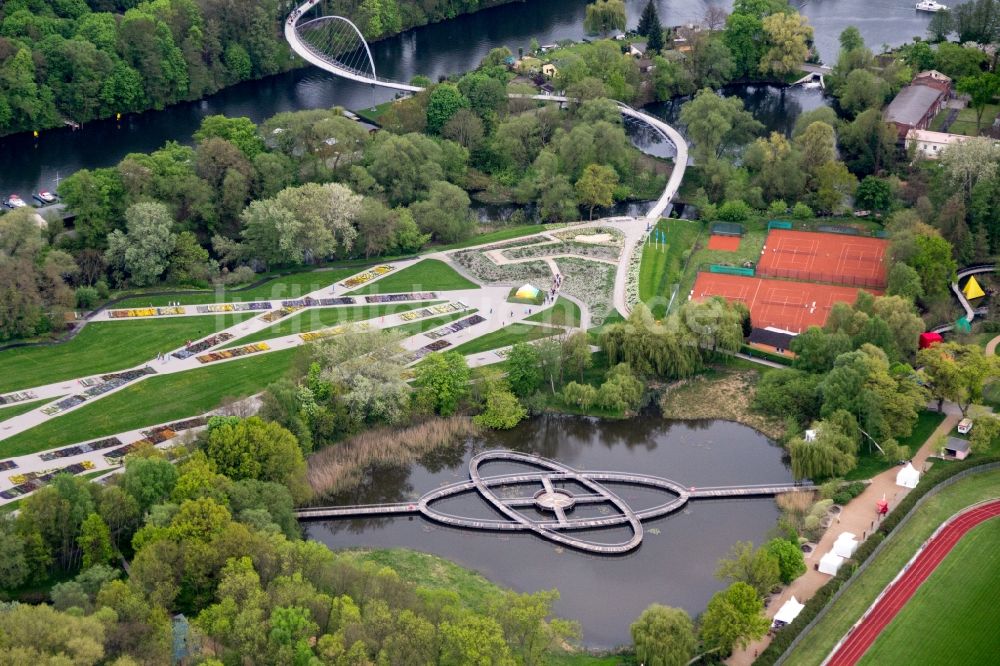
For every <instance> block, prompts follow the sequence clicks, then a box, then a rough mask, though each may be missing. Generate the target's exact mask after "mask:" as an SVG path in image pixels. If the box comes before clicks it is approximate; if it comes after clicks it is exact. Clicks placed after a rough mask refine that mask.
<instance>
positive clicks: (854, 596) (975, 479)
mask: <svg viewBox="0 0 1000 666" xmlns="http://www.w3.org/2000/svg"><path fill="white" fill-rule="evenodd" d="M998 488H1000V471H996V470H994V471H990V472H984V473H981V474H975V475H973V476H971V477H969V478H966V479H963V480H961V481H959V482H958V483H956V484H954V485H952V486H949V487H947V488H945V489H944V490H942V491H941V492H939V493H938V494H936V495H934V496H932V497H929V498H928V499H927V500H926V501H925V502H924V504H923V505H922V506H921V507H919V508H918V509H916V510H915V513H914V514H913V517H912V518H911V519H910V521H909V522H908V523H907V524H906V525H905V526H904V527H903V528H901V529H900V531H899V532H897V533H896V534H895V535H894V536H893V537H892V540H891V541H890V542H888V544H887V545H886V547H885V548H884V549H883V550H882V552H881V553H879V555H878V557H877V558H875V559H874V560H873V561H872V562H871V564H870V566H869V567H868V568H867V569H865V571H864V572H862V573H861V574H859V575H858V576H857V577H856V579H855V580H854V581H853V582H852V583H851V585H850V587H848V588H847V589H846V590H845V591H844V593H843V594H842V595H841V596H840V598H838V599H837V600H836V601H835V602H834V603H833V604H832V605H831V606H830V608H829V610H828V612H827V614H826V615H825V616H824V617H823V619H822V620H821V621H820V622H819V623H818V624H817V625H816V626H815V627H813V629H812V631H810V632H809V633H808V634H806V635H804V636H803V637H802V641H801V642H800V643H799V645H798V646H797V647H796V648H795V650H794V651H793V652H792V653H791V654H789V655H788V659H787V660H786V663H789V664H795V665H796V666H813V665H818V664H819V663H821V662H822V661H823V659H824V658H825V657H826V656H827V655H828V654H829V653H830V650H831V649H832V648H833V646H834V644H835V643H836V642H837V641H838V640H840V639H841V637H843V636H844V634H845V633H847V630H848V629H850V628H851V626H852V625H853V624H854V623H855V622H856V621H857V619H858V618H859V617H861V614H862V613H863V612H864V611H865V609H867V608H868V606H870V605H871V603H872V601H874V600H875V597H876V596H878V593H879V592H881V591H882V589H883V588H884V587H885V586H886V585H887V584H889V582H890V581H892V579H893V578H895V576H896V575H897V574H898V573H899V571H900V570H901V569H902V567H903V565H904V564H906V562H907V561H909V559H910V558H911V557H913V554H914V553H915V552H916V550H917V548H918V547H919V546H920V544H921V543H923V542H924V541H925V540H926V539H927V537H929V536H930V535H931V533H933V532H934V530H935V529H937V527H938V526H939V525H940V524H941V523H942V522H943V521H944V520H946V519H947V518H948V517H949V516H951V515H953V514H955V513H956V512H957V511H959V510H961V509H963V508H965V507H967V506H969V505H970V504H975V503H976V502H979V501H982V500H985V499H992V498H994V497H996V496H997V494H998V491H997V489H998ZM993 575H994V576H995V575H996V570H993ZM980 626H981V627H983V626H991V625H980ZM906 654H911V655H912V654H919V652H917V653H912V652H907V653H906ZM901 656H902V655H901ZM926 663H929V664H930V663H976V662H975V661H973V662H962V661H955V662H935V661H933V660H928V661H927V662H926Z"/></svg>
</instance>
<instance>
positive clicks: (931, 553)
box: [824, 500, 1000, 666]
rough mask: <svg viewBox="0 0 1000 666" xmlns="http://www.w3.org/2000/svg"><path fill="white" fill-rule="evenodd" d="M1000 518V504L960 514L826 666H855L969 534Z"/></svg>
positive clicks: (888, 591) (991, 503) (929, 544)
mask: <svg viewBox="0 0 1000 666" xmlns="http://www.w3.org/2000/svg"><path fill="white" fill-rule="evenodd" d="M997 516H1000V500H994V501H991V502H989V503H987V504H981V505H979V506H977V507H975V508H973V509H970V510H968V511H966V512H965V513H962V514H959V516H958V517H957V518H955V519H954V520H952V521H951V522H950V523H947V524H946V525H944V526H943V527H942V528H941V530H940V531H939V532H938V533H937V534H936V535H934V536H932V537H931V539H930V541H929V542H928V544H927V546H926V548H924V549H923V550H922V551H921V552H920V554H918V555H917V557H916V559H915V560H913V561H912V562H910V564H909V565H908V568H907V569H905V570H904V571H903V574H902V575H901V576H899V578H897V579H896V580H895V581H893V582H892V583H889V586H888V587H887V588H886V589H885V592H884V594H883V595H882V598H881V599H879V600H878V601H876V602H875V605H874V606H873V607H872V608H870V609H869V612H868V613H867V615H865V616H864V617H862V619H861V621H860V623H859V624H857V625H855V627H854V628H853V629H852V630H851V631H850V632H849V633H848V635H847V638H845V639H844V641H843V642H842V643H841V644H840V646H838V647H837V648H835V651H834V653H833V654H832V655H830V657H828V658H827V660H826V661H825V662H824V664H825V665H826V666H853V665H854V664H856V663H857V662H858V661H859V660H860V659H861V657H862V656H863V655H864V654H865V652H866V651H867V650H868V648H869V647H871V645H872V643H874V642H875V639H876V638H878V636H879V634H880V633H881V632H882V630H883V629H885V628H886V626H888V624H889V623H890V622H891V621H892V619H893V618H894V617H896V613H898V612H899V610H900V609H901V608H902V607H903V606H904V605H905V604H906V602H907V601H908V600H909V598H910V597H912V596H913V593H914V592H916V591H917V588H918V587H920V585H921V583H923V582H924V581H925V580H927V578H928V576H930V575H931V574H932V573H933V572H934V569H935V568H936V567H937V565H938V564H940V563H941V560H943V559H944V558H945V556H946V555H947V554H948V553H949V552H950V551H951V549H952V546H954V545H955V544H956V543H958V541H959V539H961V538H962V537H963V536H964V535H965V533H966V532H968V531H969V530H970V529H972V528H973V527H975V526H976V525H978V524H979V523H982V522H984V521H986V520H989V519H990V518H995V517H997Z"/></svg>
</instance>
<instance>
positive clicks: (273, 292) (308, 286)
mask: <svg viewBox="0 0 1000 666" xmlns="http://www.w3.org/2000/svg"><path fill="white" fill-rule="evenodd" d="M371 264H372V262H365V263H363V264H358V265H357V266H350V267H347V268H332V269H320V270H312V271H306V272H303V273H292V274H291V275H282V276H279V277H275V278H274V279H273V280H268V281H267V282H265V283H264V284H260V285H257V286H256V287H251V288H250V289H245V290H241V289H236V290H229V291H227V290H225V289H218V290H216V291H214V292H206V291H199V292H191V293H189V294H180V295H177V294H173V295H168V296H142V295H136V296H134V297H132V298H128V299H126V300H123V301H121V302H119V303H115V304H114V305H113V306H112V308H113V309H119V308H137V307H147V306H149V305H153V306H163V305H167V304H168V303H174V302H176V303H180V304H181V305H198V304H201V303H236V302H239V303H246V302H248V301H266V300H275V299H294V298H299V297H300V296H305V295H306V294H308V293H311V292H314V291H316V290H317V289H321V288H323V287H332V286H333V283H334V282H339V281H340V280H343V279H344V278H347V277H350V276H352V275H354V274H356V273H360V272H361V271H363V270H364V269H365V268H366V267H367V266H370V265H371Z"/></svg>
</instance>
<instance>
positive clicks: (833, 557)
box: [819, 550, 844, 576]
mask: <svg viewBox="0 0 1000 666" xmlns="http://www.w3.org/2000/svg"><path fill="white" fill-rule="evenodd" d="M843 563H844V558H843V557H841V556H840V555H837V553H835V552H833V551H832V550H831V551H830V552H829V553H827V554H826V555H824V556H823V558H822V559H821V560H820V561H819V572H820V573H825V574H827V575H828V576H836V575H837V569H839V568H840V565H841V564H843Z"/></svg>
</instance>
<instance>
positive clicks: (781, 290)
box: [691, 273, 881, 333]
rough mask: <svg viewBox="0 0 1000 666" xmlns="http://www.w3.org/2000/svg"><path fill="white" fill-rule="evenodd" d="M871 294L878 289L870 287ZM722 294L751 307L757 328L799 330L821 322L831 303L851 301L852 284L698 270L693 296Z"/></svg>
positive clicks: (855, 295) (853, 298) (853, 294)
mask: <svg viewBox="0 0 1000 666" xmlns="http://www.w3.org/2000/svg"><path fill="white" fill-rule="evenodd" d="M870 291H872V293H873V294H876V295H880V294H881V292H879V291H875V290H870ZM710 296H722V297H723V298H725V299H726V300H728V301H741V302H742V303H744V304H746V306H747V307H748V308H749V309H750V320H751V321H752V322H753V325H754V326H755V327H757V328H764V327H767V326H773V327H776V328H781V329H784V330H786V331H791V332H792V333H801V332H802V331H804V330H806V329H807V328H809V327H810V326H822V325H823V324H824V323H826V318H827V317H828V316H829V315H830V310H831V309H832V308H833V304H834V303H839V302H844V303H854V301H856V300H857V299H858V289H857V288H855V287H840V286H836V285H827V284H811V283H808V282H791V281H788V280H765V279H762V278H757V277H744V276H742V275H726V274H722V273H699V274H698V279H697V280H695V283H694V289H693V291H692V294H691V298H692V299H693V300H701V299H704V298H708V297H710Z"/></svg>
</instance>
